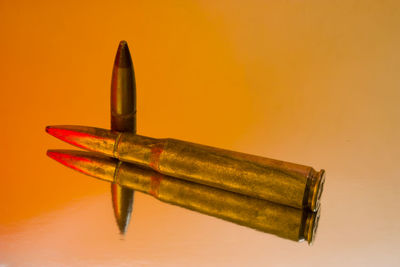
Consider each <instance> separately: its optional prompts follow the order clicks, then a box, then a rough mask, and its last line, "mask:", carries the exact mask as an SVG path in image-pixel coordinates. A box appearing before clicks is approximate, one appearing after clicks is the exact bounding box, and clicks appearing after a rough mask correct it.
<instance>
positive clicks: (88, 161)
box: [47, 149, 117, 182]
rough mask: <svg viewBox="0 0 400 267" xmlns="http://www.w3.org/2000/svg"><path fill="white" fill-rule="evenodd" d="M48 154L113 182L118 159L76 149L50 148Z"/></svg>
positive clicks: (79, 169)
mask: <svg viewBox="0 0 400 267" xmlns="http://www.w3.org/2000/svg"><path fill="white" fill-rule="evenodd" d="M47 156H49V157H50V158H52V159H54V160H56V161H58V162H59V163H61V164H63V165H64V166H67V167H69V168H71V169H74V170H76V171H79V172H81V173H84V174H86V175H90V176H93V177H96V178H99V179H102V180H106V181H110V182H112V181H113V180H114V172H115V168H116V165H117V161H116V160H114V159H112V158H108V157H105V156H102V155H98V154H95V153H91V152H84V151H76V150H62V149H56V150H48V151H47Z"/></svg>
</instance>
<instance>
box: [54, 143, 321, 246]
mask: <svg viewBox="0 0 400 267" xmlns="http://www.w3.org/2000/svg"><path fill="white" fill-rule="evenodd" d="M47 155H48V156H50V157H51V158H53V159H55V160H57V161H59V162H60V163H62V164H64V165H66V166H68V167H70V168H73V169H75V170H77V171H80V172H82V173H85V174H87V175H90V176H94V177H96V178H99V179H102V180H106V181H109V182H115V183H119V184H120V185H123V186H127V187H130V188H133V189H135V190H138V191H141V192H144V193H147V194H151V195H153V196H154V197H155V198H157V199H159V200H161V201H164V202H167V203H171V204H174V205H178V206H181V207H184V208H188V209H191V210H194V211H198V212H201V213H204V214H208V215H211V216H214V217H218V218H221V219H224V220H227V221H231V222H234V223H237V224H240V225H244V226H247V227H251V228H254V229H257V230H260V231H263V232H267V233H271V234H274V235H277V236H280V237H283V238H287V239H291V240H295V241H302V240H307V241H308V242H309V243H312V242H313V240H314V238H315V232H316V229H317V225H318V219H319V209H318V212H311V211H308V210H307V209H303V210H302V209H296V208H292V207H288V206H284V205H279V204H275V203H272V202H269V201H265V200H262V199H258V198H253V197H249V196H245V195H242V194H237V193H233V192H229V191H225V190H221V189H217V188H213V187H209V186H205V185H201V184H196V183H193V182H189V181H184V180H181V179H176V178H173V177H169V176H166V175H162V174H159V173H157V172H154V171H152V170H149V169H142V168H140V167H137V166H135V165H133V164H129V163H126V162H121V161H118V160H116V159H113V158H108V157H105V156H102V155H99V154H95V153H90V152H83V151H73V150H49V151H48V152H47Z"/></svg>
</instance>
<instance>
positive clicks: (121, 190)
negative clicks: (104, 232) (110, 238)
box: [111, 183, 134, 235]
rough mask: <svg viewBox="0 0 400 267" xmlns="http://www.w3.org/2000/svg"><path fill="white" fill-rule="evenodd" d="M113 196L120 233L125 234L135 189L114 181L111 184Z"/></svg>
mask: <svg viewBox="0 0 400 267" xmlns="http://www.w3.org/2000/svg"><path fill="white" fill-rule="evenodd" d="M111 196H112V204H113V209H114V215H115V220H116V222H117V225H118V228H119V231H120V233H121V234H122V235H124V234H125V233H126V231H127V228H128V225H129V221H130V217H131V213H132V207H133V199H134V191H133V190H132V189H131V188H127V187H124V186H120V185H119V184H115V183H113V184H111Z"/></svg>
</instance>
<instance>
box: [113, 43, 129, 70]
mask: <svg viewBox="0 0 400 267" xmlns="http://www.w3.org/2000/svg"><path fill="white" fill-rule="evenodd" d="M114 67H119V68H130V67H132V58H131V53H130V52H129V48H128V43H127V42H126V41H121V42H120V43H119V46H118V51H117V55H116V56H115V62H114Z"/></svg>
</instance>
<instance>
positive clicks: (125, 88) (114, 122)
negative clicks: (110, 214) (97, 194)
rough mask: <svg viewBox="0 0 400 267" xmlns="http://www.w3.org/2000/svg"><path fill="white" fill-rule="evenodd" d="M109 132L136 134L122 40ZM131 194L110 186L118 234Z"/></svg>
mask: <svg viewBox="0 0 400 267" xmlns="http://www.w3.org/2000/svg"><path fill="white" fill-rule="evenodd" d="M110 100H111V101H110V102H111V103H110V107H111V109H110V111H111V130H113V131H118V132H131V133H136V83H135V73H134V70H133V64H132V59H131V54H130V52H129V48H128V44H127V42H126V41H121V42H120V43H119V45H118V50H117V54H116V55H115V60H114V66H113V71H112V78H111V97H110ZM133 198H134V191H133V190H132V189H131V188H128V187H123V186H120V185H119V184H116V183H111V200H112V204H113V210H114V215H115V219H116V221H117V225H118V228H119V230H120V232H121V234H124V233H125V232H126V230H127V227H128V224H129V220H130V216H131V213H132V205H133Z"/></svg>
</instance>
